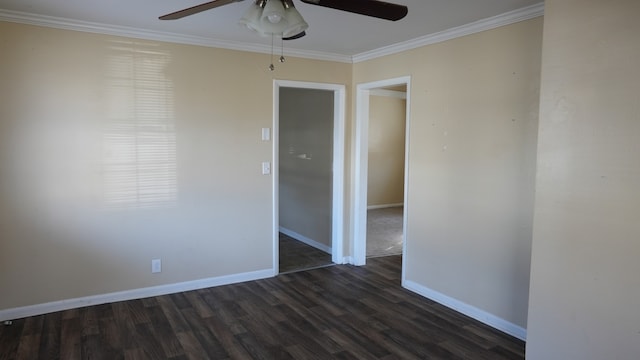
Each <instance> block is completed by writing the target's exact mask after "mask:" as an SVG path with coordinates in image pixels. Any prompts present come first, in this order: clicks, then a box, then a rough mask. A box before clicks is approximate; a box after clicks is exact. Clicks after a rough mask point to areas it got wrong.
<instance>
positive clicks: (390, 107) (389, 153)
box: [367, 95, 407, 206]
mask: <svg viewBox="0 0 640 360" xmlns="http://www.w3.org/2000/svg"><path fill="white" fill-rule="evenodd" d="M406 107H407V101H406V100H405V99H402V98H399V97H393V96H379V95H371V96H369V167H368V174H367V183H368V184H367V205H368V206H385V205H397V204H402V203H403V202H404V150H405V149H404V138H405V123H406V121H405V119H406Z"/></svg>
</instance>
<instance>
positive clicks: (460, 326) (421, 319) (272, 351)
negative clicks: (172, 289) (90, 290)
mask: <svg viewBox="0 0 640 360" xmlns="http://www.w3.org/2000/svg"><path fill="white" fill-rule="evenodd" d="M400 267H401V258H400V256H390V257H381V258H372V259H369V260H368V264H367V265H366V266H364V267H353V266H349V265H336V266H332V267H325V268H320V269H315V270H309V271H303V272H296V273H290V274H285V275H280V276H277V277H275V278H270V279H265V280H258V281H252V282H246V283H240V284H234V285H227V286H220V287H214V288H209V289H203V290H197V291H190V292H184V293H178V294H173V295H166V296H158V297H153V298H148V299H142V300H132V301H126V302H117V303H112V304H105V305H98V306H91V307H86V308H81V309H74V310H68V311H62V312H56V313H51V314H47V315H42V316H34V317H29V318H25V319H18V320H14V321H13V324H12V325H9V326H4V325H0V359H492V360H494V359H496V360H498V359H524V355H523V354H524V343H523V342H522V341H519V340H517V339H514V338H512V337H510V336H507V335H505V334H503V333H501V332H498V331H496V330H493V329H491V328H489V327H487V326H485V325H483V324H481V323H479V322H477V321H475V320H472V319H470V318H468V317H466V316H464V315H461V314H459V313H456V312H454V311H452V310H449V309H447V308H445V307H443V306H441V305H439V304H436V303H434V302H432V301H430V300H427V299H425V298H422V297H420V296H418V295H415V294H413V293H411V292H409V291H407V290H405V289H403V288H402V287H400Z"/></svg>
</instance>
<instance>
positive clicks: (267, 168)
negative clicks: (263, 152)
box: [262, 161, 271, 175]
mask: <svg viewBox="0 0 640 360" xmlns="http://www.w3.org/2000/svg"><path fill="white" fill-rule="evenodd" d="M269 174H271V163H270V162H268V161H263V162H262V175H269Z"/></svg>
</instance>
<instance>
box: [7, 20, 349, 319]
mask: <svg viewBox="0 0 640 360" xmlns="http://www.w3.org/2000/svg"><path fill="white" fill-rule="evenodd" d="M0 54H2V55H1V59H2V60H1V61H0V79H2V81H0V214H1V216H0V239H1V241H0V289H2V296H0V311H2V310H6V309H12V308H16V307H21V306H27V305H33V304H42V303H47V302H51V301H57V300H63V299H73V298H78V297H84V296H90V295H99V294H105V293H112V292H118V291H126V290H130V289H139V288H145V287H150V286H160V285H167V284H174V283H180V282H184V281H191V280H198V279H208V278H217V277H224V276H231V275H234V276H235V275H237V274H244V273H250V272H254V271H262V270H269V269H272V268H273V238H272V234H273V224H272V215H273V214H272V177H271V176H268V175H262V174H261V163H262V162H263V161H270V160H272V159H271V153H272V151H271V150H272V145H273V144H272V143H271V142H270V141H261V136H260V134H261V132H260V129H261V128H263V127H271V126H272V113H273V109H272V96H271V94H272V91H273V79H274V78H278V79H286V80H300V81H315V82H321V81H322V82H330V83H337V84H349V83H350V82H351V78H352V68H351V65H350V64H346V63H336V62H327V61H314V60H306V59H296V58H292V57H290V58H288V59H287V62H286V63H284V64H281V65H279V66H278V67H277V69H276V71H275V72H270V71H269V70H268V69H267V66H268V65H269V62H270V60H269V55H267V54H255V53H247V52H239V51H232V50H223V49H213V48H206V47H198V46H189V45H178V44H170V43H162V42H157V41H147V40H136V39H130V38H123V37H115V36H106V35H98V34H91V33H83V32H74V31H67V30H57V29H50V28H43V27H36V26H30V25H20V24H14V23H7V22H0ZM347 106H349V100H347ZM154 258H160V259H162V272H161V273H158V274H151V259H154ZM267 273H268V271H267Z"/></svg>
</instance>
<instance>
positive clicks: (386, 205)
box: [367, 203, 404, 210]
mask: <svg viewBox="0 0 640 360" xmlns="http://www.w3.org/2000/svg"><path fill="white" fill-rule="evenodd" d="M400 206H404V204H403V203H397V204H380V205H368V206H367V210H375V209H386V208H392V207H400Z"/></svg>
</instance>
